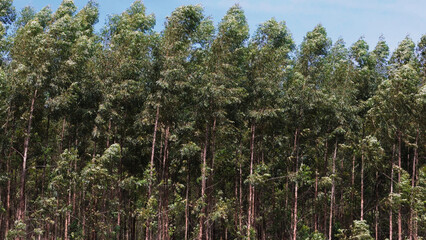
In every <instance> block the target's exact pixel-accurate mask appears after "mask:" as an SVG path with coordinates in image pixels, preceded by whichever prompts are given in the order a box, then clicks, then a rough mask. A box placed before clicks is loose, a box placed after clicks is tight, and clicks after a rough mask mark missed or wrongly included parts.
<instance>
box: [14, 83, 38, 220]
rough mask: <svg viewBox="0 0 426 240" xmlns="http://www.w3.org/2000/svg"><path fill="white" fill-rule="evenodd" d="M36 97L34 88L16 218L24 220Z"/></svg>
mask: <svg viewBox="0 0 426 240" xmlns="http://www.w3.org/2000/svg"><path fill="white" fill-rule="evenodd" d="M36 98H37V89H36V90H34V95H33V97H32V99H31V107H30V116H29V119H28V128H27V134H26V136H25V140H24V154H23V157H22V174H21V187H20V192H19V208H18V220H21V221H24V219H25V184H26V180H27V179H26V176H27V175H26V174H27V158H28V147H29V143H30V137H31V123H32V119H33V113H34V105H35V100H36Z"/></svg>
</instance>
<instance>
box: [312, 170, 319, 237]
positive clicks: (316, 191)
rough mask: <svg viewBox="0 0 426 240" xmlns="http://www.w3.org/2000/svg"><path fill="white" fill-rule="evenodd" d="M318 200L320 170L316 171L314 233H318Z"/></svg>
mask: <svg viewBox="0 0 426 240" xmlns="http://www.w3.org/2000/svg"><path fill="white" fill-rule="evenodd" d="M317 200H318V169H316V170H315V199H314V202H313V204H312V205H313V208H314V231H315V232H316V231H318V214H317V207H316V203H317Z"/></svg>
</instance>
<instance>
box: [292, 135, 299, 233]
mask: <svg viewBox="0 0 426 240" xmlns="http://www.w3.org/2000/svg"><path fill="white" fill-rule="evenodd" d="M298 135H299V129H296V132H295V133H294V145H293V154H296V161H295V172H296V178H297V173H298V170H299V168H298V165H299V154H298V150H297V148H298V146H297V145H298ZM298 187H299V186H298V182H297V179H296V181H295V183H294V208H293V224H292V225H293V231H292V237H293V238H292V239H293V240H296V239H297V200H298V199H297V198H298V196H297V194H298Z"/></svg>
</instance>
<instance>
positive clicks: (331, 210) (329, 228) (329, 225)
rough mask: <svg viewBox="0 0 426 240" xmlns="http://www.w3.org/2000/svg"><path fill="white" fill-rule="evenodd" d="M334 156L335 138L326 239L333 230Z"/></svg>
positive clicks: (335, 150)
mask: <svg viewBox="0 0 426 240" xmlns="http://www.w3.org/2000/svg"><path fill="white" fill-rule="evenodd" d="M336 157H337V140H336V144H335V146H334V154H333V163H332V166H333V170H332V175H333V176H332V179H331V196H330V222H329V224H328V239H329V240H331V239H332V231H333V207H334V191H335V183H334V174H335V173H336Z"/></svg>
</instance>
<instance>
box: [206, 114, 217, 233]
mask: <svg viewBox="0 0 426 240" xmlns="http://www.w3.org/2000/svg"><path fill="white" fill-rule="evenodd" d="M215 150H216V117H215V118H214V119H213V126H212V132H211V164H210V174H209V177H208V179H207V180H208V182H207V186H208V189H209V190H208V191H207V195H208V196H207V213H210V212H212V210H213V207H214V198H213V194H214V183H213V181H214V161H215ZM207 215H208V214H207ZM213 225H214V222H211V224H207V227H206V239H207V240H209V239H212V238H213V236H212V235H213V228H214V226H213Z"/></svg>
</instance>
